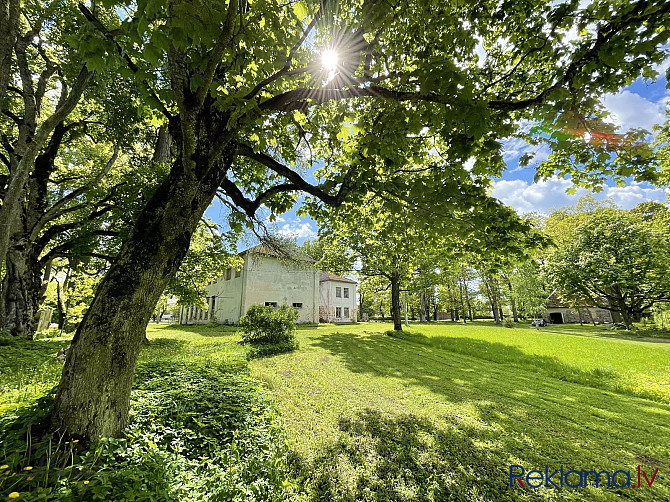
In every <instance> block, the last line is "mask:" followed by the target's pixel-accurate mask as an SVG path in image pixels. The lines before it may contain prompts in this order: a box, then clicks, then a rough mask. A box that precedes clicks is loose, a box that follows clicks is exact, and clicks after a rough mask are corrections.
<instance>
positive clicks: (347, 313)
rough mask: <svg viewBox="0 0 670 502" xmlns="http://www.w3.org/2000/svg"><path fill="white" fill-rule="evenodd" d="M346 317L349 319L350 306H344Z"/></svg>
mask: <svg viewBox="0 0 670 502" xmlns="http://www.w3.org/2000/svg"><path fill="white" fill-rule="evenodd" d="M345 291H346V289H345ZM344 317H345V319H349V307H344Z"/></svg>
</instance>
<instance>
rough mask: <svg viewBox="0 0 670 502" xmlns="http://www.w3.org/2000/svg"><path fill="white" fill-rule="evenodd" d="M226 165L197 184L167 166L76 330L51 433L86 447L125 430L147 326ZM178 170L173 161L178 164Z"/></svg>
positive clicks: (188, 174)
mask: <svg viewBox="0 0 670 502" xmlns="http://www.w3.org/2000/svg"><path fill="white" fill-rule="evenodd" d="M231 161H232V149H228V150H226V151H225V152H224V155H223V160H222V162H221V164H222V165H217V166H213V167H212V168H211V169H209V171H208V172H207V174H205V175H204V176H203V177H202V178H201V179H198V178H197V177H196V174H194V173H193V172H192V170H190V171H186V170H185V169H184V168H183V167H181V164H179V165H175V166H173V168H172V170H171V172H170V175H169V176H168V177H167V179H166V180H165V181H164V182H163V183H162V184H161V186H160V187H159V188H158V190H157V191H156V193H155V194H154V196H153V197H152V198H151V200H150V201H149V203H148V204H147V206H146V207H145V208H144V210H143V211H142V213H141V214H140V216H139V218H138V220H137V222H136V223H135V225H134V227H133V229H132V231H131V233H130V235H129V236H128V238H127V240H126V242H125V243H124V244H123V246H122V247H121V250H120V251H119V254H118V256H117V258H116V260H115V261H114V263H113V265H112V267H111V268H110V270H109V272H108V273H107V274H106V275H105V277H104V278H103V279H102V281H101V283H100V285H99V286H98V289H97V291H96V295H95V298H94V299H93V301H92V303H91V306H90V307H89V309H88V311H87V312H86V315H85V316H84V319H83V320H82V322H81V323H80V325H79V327H78V329H77V332H76V333H75V336H74V339H73V340H72V346H71V349H70V351H69V353H68V357H67V359H66V361H65V367H64V368H63V374H62V377H61V381H60V383H59V385H58V391H57V394H56V402H55V407H54V411H53V414H52V429H53V430H56V431H58V432H59V433H62V434H65V435H66V436H67V437H76V438H80V439H81V442H82V443H83V444H89V443H91V442H92V441H95V440H97V438H99V437H101V436H102V437H109V436H119V435H120V434H121V433H122V431H123V429H124V428H125V427H126V425H127V422H128V407H129V400H130V389H131V386H132V382H133V376H134V373H135V364H136V362H137V358H138V355H139V352H140V348H141V346H142V343H143V340H144V334H145V331H146V326H147V323H148V322H149V318H150V317H151V314H152V312H153V310H154V308H155V306H156V302H157V301H158V299H159V298H160V295H161V293H162V292H163V290H164V289H165V287H166V286H167V284H168V282H169V280H170V279H171V278H172V277H173V276H174V274H175V273H176V272H177V269H178V268H179V265H180V264H181V262H182V260H183V258H184V255H185V254H186V252H187V251H188V248H189V244H190V240H191V236H192V234H193V232H194V231H195V229H196V227H197V225H198V222H199V220H200V218H201V216H202V214H203V213H204V211H205V209H206V208H207V206H208V205H209V203H210V202H211V200H212V199H213V197H214V194H215V193H216V190H217V188H218V186H219V185H220V184H221V182H222V181H223V176H224V175H225V172H226V170H227V167H228V166H229V165H230V163H231ZM178 162H179V161H178Z"/></svg>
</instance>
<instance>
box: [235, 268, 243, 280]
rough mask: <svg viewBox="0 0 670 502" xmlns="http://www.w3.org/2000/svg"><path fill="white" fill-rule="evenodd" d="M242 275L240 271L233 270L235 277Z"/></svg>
mask: <svg viewBox="0 0 670 502" xmlns="http://www.w3.org/2000/svg"><path fill="white" fill-rule="evenodd" d="M241 275H242V270H235V277H236V278H237V277H239V276H241Z"/></svg>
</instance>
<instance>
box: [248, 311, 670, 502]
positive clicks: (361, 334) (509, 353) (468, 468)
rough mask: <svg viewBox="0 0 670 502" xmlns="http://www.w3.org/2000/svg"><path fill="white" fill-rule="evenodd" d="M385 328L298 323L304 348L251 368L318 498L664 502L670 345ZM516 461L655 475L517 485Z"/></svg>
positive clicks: (575, 332) (559, 334)
mask: <svg viewBox="0 0 670 502" xmlns="http://www.w3.org/2000/svg"><path fill="white" fill-rule="evenodd" d="M389 328H390V326H386V325H379V324H359V325H355V326H339V327H319V328H318V329H311V330H304V331H299V335H298V336H299V340H300V343H301V348H300V350H299V351H297V352H294V353H291V354H285V355H281V356H276V357H273V358H267V359H260V360H255V361H253V362H252V363H251V367H252V374H253V375H254V376H257V377H259V378H261V379H263V380H264V381H266V382H267V383H268V385H269V387H270V389H271V390H272V393H273V395H274V396H275V397H276V399H277V402H278V407H279V410H280V415H281V417H282V420H283V423H284V427H285V428H286V430H287V432H288V435H289V441H290V446H291V447H292V449H293V450H294V451H295V452H296V456H297V458H296V460H295V463H294V465H295V468H296V470H297V472H299V473H301V475H302V476H303V480H302V482H303V485H304V486H306V487H307V488H306V491H307V492H308V493H309V494H310V496H312V497H314V498H316V499H320V500H387V499H388V500H508V499H509V500H525V499H550V500H559V499H571V500H613V499H616V498H618V497H626V498H631V499H635V500H667V499H668V497H669V494H670V479H669V478H670V462H669V461H668V458H669V454H670V414H669V413H668V402H667V400H668V370H669V357H670V352H669V350H668V349H669V346H668V344H667V343H656V342H653V341H652V342H649V341H647V342H645V341H637V340H626V339H620V338H613V337H608V336H603V335H604V334H605V332H603V331H602V329H601V328H600V329H599V328H592V327H591V328H586V329H577V328H575V327H568V326H565V327H549V328H546V329H541V330H535V329H529V328H525V329H522V328H518V329H507V328H501V327H496V326H491V325H490V324H489V323H476V324H474V325H468V326H462V325H452V324H440V325H413V326H410V331H411V333H407V334H403V335H401V336H398V337H390V336H387V335H385V334H383V332H384V330H386V329H389ZM510 464H518V465H523V466H524V467H525V468H526V470H530V469H534V468H536V469H541V470H543V471H544V466H545V465H547V464H548V465H549V467H550V468H559V467H560V465H561V464H562V465H564V466H565V467H566V469H579V470H581V469H585V470H591V469H595V468H597V469H598V470H599V471H600V470H603V469H608V470H610V471H615V470H618V469H626V470H628V469H630V470H631V471H632V470H634V469H636V467H637V465H638V464H640V465H642V469H644V470H646V471H647V472H652V473H653V471H654V469H655V468H656V467H658V468H659V474H658V476H657V478H656V481H655V482H654V484H653V487H652V488H649V487H647V486H646V485H645V484H644V480H643V488H640V489H639V490H633V489H620V490H616V489H610V490H608V489H602V488H600V489H595V488H592V487H589V488H580V489H568V488H564V489H563V490H557V489H554V488H542V489H538V490H530V489H526V490H523V489H521V488H520V487H518V486H517V487H516V488H514V489H511V488H509V485H508V483H509V481H508V480H509V466H510ZM650 468H651V469H650ZM550 472H553V470H552V471H550ZM635 477H636V476H635ZM572 482H573V483H574V482H575V481H574V480H573V481H572ZM636 482H637V479H635V480H634V483H636Z"/></svg>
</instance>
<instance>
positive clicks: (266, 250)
mask: <svg viewBox="0 0 670 502" xmlns="http://www.w3.org/2000/svg"><path fill="white" fill-rule="evenodd" d="M248 253H249V254H260V255H264V256H274V257H275V258H287V259H291V260H295V261H306V262H308V263H316V260H315V259H314V258H312V257H311V256H309V255H308V254H306V253H299V254H298V253H295V254H293V255H288V254H282V253H281V251H279V250H278V249H277V248H274V247H272V246H269V245H267V244H258V245H256V246H253V247H250V248H249V249H246V250H244V251H242V252H241V253H240V256H244V255H245V254H248Z"/></svg>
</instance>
